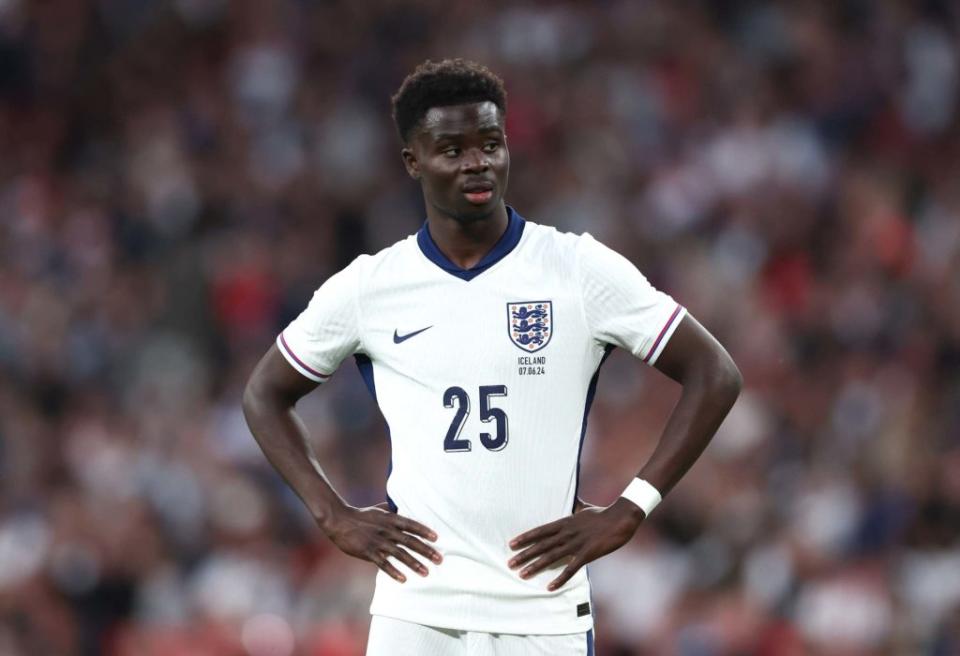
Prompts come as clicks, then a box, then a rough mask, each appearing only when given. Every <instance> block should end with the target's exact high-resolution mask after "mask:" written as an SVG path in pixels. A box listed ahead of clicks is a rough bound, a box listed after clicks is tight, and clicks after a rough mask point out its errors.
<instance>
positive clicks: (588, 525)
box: [509, 498, 644, 590]
mask: <svg viewBox="0 0 960 656" xmlns="http://www.w3.org/2000/svg"><path fill="white" fill-rule="evenodd" d="M643 518H644V515H643V511H642V510H640V508H638V507H637V506H636V505H634V504H633V503H632V502H631V501H628V500H626V499H624V498H620V499H617V500H616V501H615V502H614V503H613V504H611V505H610V506H607V507H606V508H601V507H599V506H592V505H590V504H587V503H584V502H583V501H581V500H580V499H577V504H576V512H575V513H574V514H573V515H570V516H569V517H564V518H563V519H558V520H557V521H555V522H550V523H549V524H544V525H543V526H539V527H537V528H535V529H532V530H530V531H527V532H526V533H523V534H521V535H518V536H517V537H515V538H514V539H513V540H511V541H510V548H511V549H514V550H516V549H523V551H521V552H520V553H519V554H517V555H516V556H514V557H513V558H511V559H510V562H509V565H510V569H516V568H518V567H522V566H523V565H524V564H525V563H529V564H528V565H527V566H526V567H524V568H523V570H522V571H521V572H520V577H521V578H525V579H527V578H530V577H531V576H533V575H535V574H537V573H538V572H540V571H542V570H544V569H546V568H547V567H550V566H551V565H554V564H555V563H557V562H558V561H561V560H565V559H568V560H569V562H568V563H567V566H566V567H564V569H563V571H562V572H560V576H558V577H557V578H555V579H554V580H553V581H551V582H550V584H549V585H548V586H547V589H548V590H556V589H557V588H559V587H560V586H561V585H563V584H564V583H566V582H567V581H569V580H570V577H571V576H573V575H574V574H576V572H577V570H579V569H580V568H581V567H583V566H584V565H586V564H587V563H590V562H593V561H594V560H596V559H597V558H600V557H601V556H605V555H607V554H608V553H610V552H611V551H616V550H617V549H619V548H620V547H622V546H623V545H624V544H625V543H626V542H627V541H628V540H629V539H630V538H632V537H633V534H634V533H636V531H637V527H639V526H640V522H642V521H643ZM525 547H526V548H525ZM531 561H532V562H531Z"/></svg>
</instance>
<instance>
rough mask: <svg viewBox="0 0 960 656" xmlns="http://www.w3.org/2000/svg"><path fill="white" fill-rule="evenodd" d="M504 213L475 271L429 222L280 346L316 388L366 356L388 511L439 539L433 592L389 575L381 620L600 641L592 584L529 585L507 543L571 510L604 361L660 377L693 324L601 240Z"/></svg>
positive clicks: (381, 577) (338, 291)
mask: <svg viewBox="0 0 960 656" xmlns="http://www.w3.org/2000/svg"><path fill="white" fill-rule="evenodd" d="M508 213H509V224H508V227H507V230H506V232H505V233H504V235H503V236H502V237H501V239H500V240H499V241H498V243H497V244H496V246H494V248H493V249H492V250H491V252H490V253H489V254H488V255H487V256H485V257H484V258H483V260H482V261H480V262H479V263H478V264H477V265H476V266H475V267H473V268H471V269H469V270H464V269H461V268H459V267H457V266H456V265H454V264H453V263H451V262H450V261H449V260H448V259H447V258H446V257H445V256H444V255H443V254H442V253H441V252H440V250H439V249H438V248H437V246H436V244H435V243H434V242H433V239H432V238H431V236H430V233H429V231H428V230H427V226H426V224H424V227H423V228H421V229H420V231H419V232H418V233H417V234H416V235H411V236H410V237H408V238H407V239H404V240H402V241H400V242H398V243H396V244H394V245H393V246H391V247H389V248H387V249H385V250H383V251H381V252H379V253H377V254H376V255H373V256H368V255H362V256H360V257H358V258H357V259H356V260H354V261H353V262H352V263H351V264H350V265H349V266H347V267H346V268H345V269H343V270H342V271H340V272H339V273H337V274H336V275H334V276H332V277H331V278H330V279H328V280H327V281H326V282H325V283H324V284H323V285H322V286H321V287H320V288H319V289H318V290H317V291H316V292H315V293H314V295H313V298H312V300H311V301H310V304H309V305H308V307H307V308H306V310H304V312H303V313H302V314H301V315H300V316H299V317H297V318H296V319H295V320H294V321H293V322H291V324H290V325H289V326H288V327H287V328H286V329H285V330H284V331H283V332H282V333H281V334H280V335H279V336H278V337H277V344H278V347H279V349H280V352H281V353H283V355H284V356H285V357H286V358H287V360H288V361H289V362H290V364H291V365H292V366H293V367H294V368H295V369H296V370H297V371H299V372H300V373H301V374H303V375H304V376H306V377H307V378H310V379H312V380H314V381H318V382H323V381H324V380H326V379H327V378H329V377H330V375H331V374H333V372H334V371H335V370H336V368H337V367H338V366H339V364H340V363H341V361H343V360H344V359H345V358H346V357H347V356H350V355H353V356H355V358H356V361H357V363H358V365H359V367H360V371H361V373H362V375H363V378H364V380H365V382H366V384H367V386H368V387H369V389H370V391H371V393H372V394H373V395H374V397H375V399H376V402H377V404H378V405H379V407H380V410H381V411H382V412H383V415H384V417H385V419H386V421H387V425H388V428H389V434H390V440H391V448H392V456H391V460H392V462H391V471H390V474H389V477H388V480H387V499H388V501H389V502H390V504H391V507H393V508H396V510H397V512H399V513H400V514H402V515H405V516H407V517H410V518H412V519H415V520H417V521H419V522H421V523H423V524H425V525H426V526H429V527H430V528H432V529H433V530H434V531H435V532H436V533H437V536H438V538H437V541H436V543H435V544H434V546H435V547H436V548H437V550H439V551H440V552H441V553H442V554H443V563H442V564H440V565H435V564H433V563H430V562H425V564H426V565H427V566H428V568H429V570H430V574H429V576H427V577H420V576H418V575H416V574H412V573H410V572H407V574H408V575H407V582H406V583H402V584H401V583H398V582H396V581H394V580H393V579H392V578H390V577H389V576H388V575H386V574H385V573H383V572H379V573H378V576H377V585H376V592H375V594H374V598H373V603H372V605H371V609H370V611H371V613H373V614H374V615H383V616H387V617H393V618H397V619H401V620H406V621H410V622H417V623H419V624H426V625H430V626H436V627H444V628H451V629H460V630H467V631H485V632H491V633H522V634H558V633H576V632H581V631H587V630H589V629H591V628H592V626H593V618H592V614H591V612H590V607H589V601H590V588H589V583H588V581H587V575H586V571H585V569H581V570H580V571H579V572H577V574H576V575H575V576H574V577H573V578H572V579H571V580H570V581H569V582H567V583H566V584H565V585H564V586H562V587H561V588H560V589H559V590H556V591H553V592H550V591H548V590H547V584H548V583H549V582H550V581H551V580H552V579H553V578H555V577H556V576H557V575H558V574H559V572H560V570H561V569H562V568H561V567H555V568H551V569H548V570H546V571H544V572H541V573H540V574H539V575H537V576H535V577H533V578H532V579H528V580H523V579H521V578H520V576H519V570H511V569H510V568H509V567H508V565H507V561H508V560H509V559H510V558H511V557H512V556H514V555H515V554H516V552H514V551H513V550H511V549H510V547H509V544H508V542H509V541H510V540H511V539H512V538H514V537H516V536H517V535H519V534H520V533H523V532H524V531H527V530H529V529H532V528H534V527H536V526H540V525H541V524H545V523H547V522H551V521H554V520H556V519H559V518H561V517H564V516H567V515H569V514H570V513H571V512H572V510H573V505H574V501H575V499H576V495H577V479H578V474H579V460H580V451H581V448H582V446H583V436H584V433H585V432H586V426H587V413H588V412H589V410H590V403H591V401H592V397H593V393H594V390H595V388H596V382H597V375H598V373H599V368H600V365H601V363H602V362H603V359H604V357H605V355H606V354H607V353H609V351H610V350H611V349H612V348H613V347H614V346H619V347H621V348H624V349H627V350H628V351H630V352H631V353H633V354H634V355H636V356H637V357H638V358H640V359H642V360H643V361H644V362H646V363H648V364H652V363H654V362H655V361H656V359H657V357H658V356H659V355H660V353H661V352H662V351H663V348H664V345H665V344H666V343H667V341H668V340H669V339H670V336H671V334H672V333H673V331H674V330H675V329H676V327H677V325H678V324H679V323H680V320H681V319H682V317H683V316H684V313H685V311H684V309H683V308H682V307H681V306H679V305H678V304H677V303H676V302H675V301H674V300H673V299H671V298H670V297H669V296H667V295H666V294H664V293H662V292H659V291H657V290H656V289H654V288H653V287H652V286H651V285H650V283H648V282H647V280H646V278H644V276H643V275H642V274H641V273H640V272H639V271H638V270H637V269H636V267H634V266H633V265H632V264H630V262H628V261H627V260H626V259H625V258H623V257H622V256H621V255H619V254H617V253H616V252H614V251H613V250H611V249H609V248H607V247H606V246H603V245H602V244H600V243H599V242H597V241H596V240H594V239H593V238H592V237H591V236H590V235H589V234H584V235H582V236H581V235H573V234H568V233H561V232H558V231H557V230H555V229H554V228H550V227H546V226H541V225H537V224H535V223H531V222H528V221H525V220H524V219H523V218H522V217H521V216H520V215H519V214H517V213H516V212H515V211H514V210H513V209H512V208H508ZM624 484H626V481H625V482H624ZM417 557H418V558H419V559H420V560H422V561H423V560H425V559H423V558H422V557H420V556H417ZM399 567H400V568H401V569H405V566H403V565H400V566H399ZM638 594H642V592H640V593H638Z"/></svg>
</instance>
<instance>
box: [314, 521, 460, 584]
mask: <svg viewBox="0 0 960 656" xmlns="http://www.w3.org/2000/svg"><path fill="white" fill-rule="evenodd" d="M381 505H382V504H381ZM321 528H322V529H323V531H324V533H326V534H327V537H329V538H330V539H331V540H332V541H333V543H334V544H335V545H337V547H338V548H339V549H340V551H342V552H343V553H345V554H348V555H350V556H353V557H355V558H360V559H361V560H369V561H370V562H371V563H373V564H374V565H376V566H377V567H379V568H380V569H382V570H383V571H384V572H386V573H387V574H389V575H390V576H391V577H393V578H394V579H396V580H397V581H400V583H403V582H405V581H406V580H407V577H406V576H404V575H403V574H402V573H401V572H400V571H399V570H398V569H397V568H396V567H394V566H393V565H391V564H390V561H389V560H387V556H393V557H394V558H396V559H397V560H399V561H400V562H401V563H403V564H404V565H406V566H407V567H409V568H410V569H411V570H413V571H414V572H416V573H417V574H419V575H420V576H426V575H427V568H426V567H425V566H424V565H423V564H422V563H421V562H420V561H419V560H417V559H416V558H414V557H413V556H412V555H410V551H415V552H416V553H418V554H420V555H421V556H423V557H425V558H429V559H430V560H432V561H433V562H434V563H437V564H440V562H442V561H443V557H442V556H441V555H440V552H438V551H437V550H435V549H433V548H432V547H430V546H428V545H427V544H425V543H424V542H422V541H421V540H419V539H418V538H417V537H416V536H419V537H421V538H424V539H426V540H430V541H431V542H434V541H436V539H437V534H436V533H434V532H433V531H432V530H431V529H429V528H427V527H426V526H424V525H423V524H421V523H420V522H416V521H414V520H412V519H408V518H406V517H401V516H400V515H397V514H396V513H392V512H389V511H387V510H385V509H384V508H381V507H380V506H373V507H370V508H353V507H351V506H347V507H345V508H344V509H342V510H340V511H338V512H337V513H336V514H335V515H333V516H331V517H330V519H328V520H327V521H326V522H324V523H323V524H322V525H321ZM403 547H406V548H403ZM408 549H409V551H408Z"/></svg>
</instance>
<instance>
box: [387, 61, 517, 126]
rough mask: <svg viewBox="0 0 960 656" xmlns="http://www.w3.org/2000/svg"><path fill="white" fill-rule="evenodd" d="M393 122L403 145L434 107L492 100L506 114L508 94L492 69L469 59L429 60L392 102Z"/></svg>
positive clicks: (420, 66) (407, 78) (409, 77)
mask: <svg viewBox="0 0 960 656" xmlns="http://www.w3.org/2000/svg"><path fill="white" fill-rule="evenodd" d="M390 100H391V103H392V105H393V121H394V123H396V126H397V132H399V133H400V139H401V140H402V141H403V143H407V142H408V141H409V140H410V136H411V134H412V133H413V130H414V128H416V127H417V125H419V124H420V121H422V120H423V117H424V116H426V114H427V112H428V111H430V109H431V108H433V107H448V106H450V105H462V104H465V103H476V102H484V101H487V100H489V101H490V102H492V103H493V104H494V105H496V106H497V107H499V108H500V112H501V113H503V114H506V111H507V92H506V90H505V89H504V88H503V80H501V79H500V78H499V77H497V76H496V75H495V74H494V73H493V72H492V71H491V70H490V69H489V68H487V67H486V66H484V65H482V64H478V63H476V62H472V61H468V60H466V59H460V58H457V59H444V60H443V61H439V62H432V61H430V60H429V59H428V60H427V61H425V62H423V63H422V64H420V65H419V66H417V68H416V70H414V71H413V73H411V74H410V75H408V76H407V77H406V78H405V79H404V80H403V84H401V85H400V89H399V90H398V91H397V92H396V93H395V94H394V95H393V98H391V99H390Z"/></svg>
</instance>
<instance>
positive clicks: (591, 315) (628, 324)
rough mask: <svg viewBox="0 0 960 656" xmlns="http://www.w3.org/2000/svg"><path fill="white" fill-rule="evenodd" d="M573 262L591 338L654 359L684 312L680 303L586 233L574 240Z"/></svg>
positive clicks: (617, 254) (649, 361)
mask: <svg viewBox="0 0 960 656" xmlns="http://www.w3.org/2000/svg"><path fill="white" fill-rule="evenodd" d="M577 263H578V269H579V276H580V288H581V293H582V294H583V311H584V319H585V320H586V322H587V326H588V327H589V329H590V333H591V335H592V336H593V338H594V339H595V340H597V341H598V342H600V343H604V344H613V345H614V346H619V347H620V348H623V349H626V350H628V351H630V352H631V353H633V354H634V355H635V356H637V357H638V358H640V359H642V360H643V361H644V362H646V363H647V364H651V365H652V364H653V363H655V362H656V361H657V358H658V357H660V353H662V352H663V348H664V346H666V344H667V342H668V341H669V340H670V337H671V336H672V335H673V332H674V331H675V330H676V328H677V326H678V325H679V324H680V320H681V319H683V316H684V315H685V314H686V310H685V309H684V308H683V306H681V305H680V304H679V303H677V302H676V301H674V300H673V298H671V297H670V296H669V295H668V294H664V293H663V292H661V291H659V290H657V289H656V288H654V287H653V285H651V284H650V283H649V282H648V281H647V279H646V278H645V277H644V275H643V274H642V273H640V271H638V270H637V268H636V267H635V266H633V264H631V263H630V262H629V261H628V260H627V259H626V258H625V257H623V256H622V255H620V254H619V253H617V252H616V251H614V250H612V249H611V248H608V247H607V246H604V245H603V244H601V243H600V242H598V241H597V240H596V239H594V238H593V237H592V236H590V235H589V234H584V235H583V236H582V237H580V240H579V243H578V244H577Z"/></svg>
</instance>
